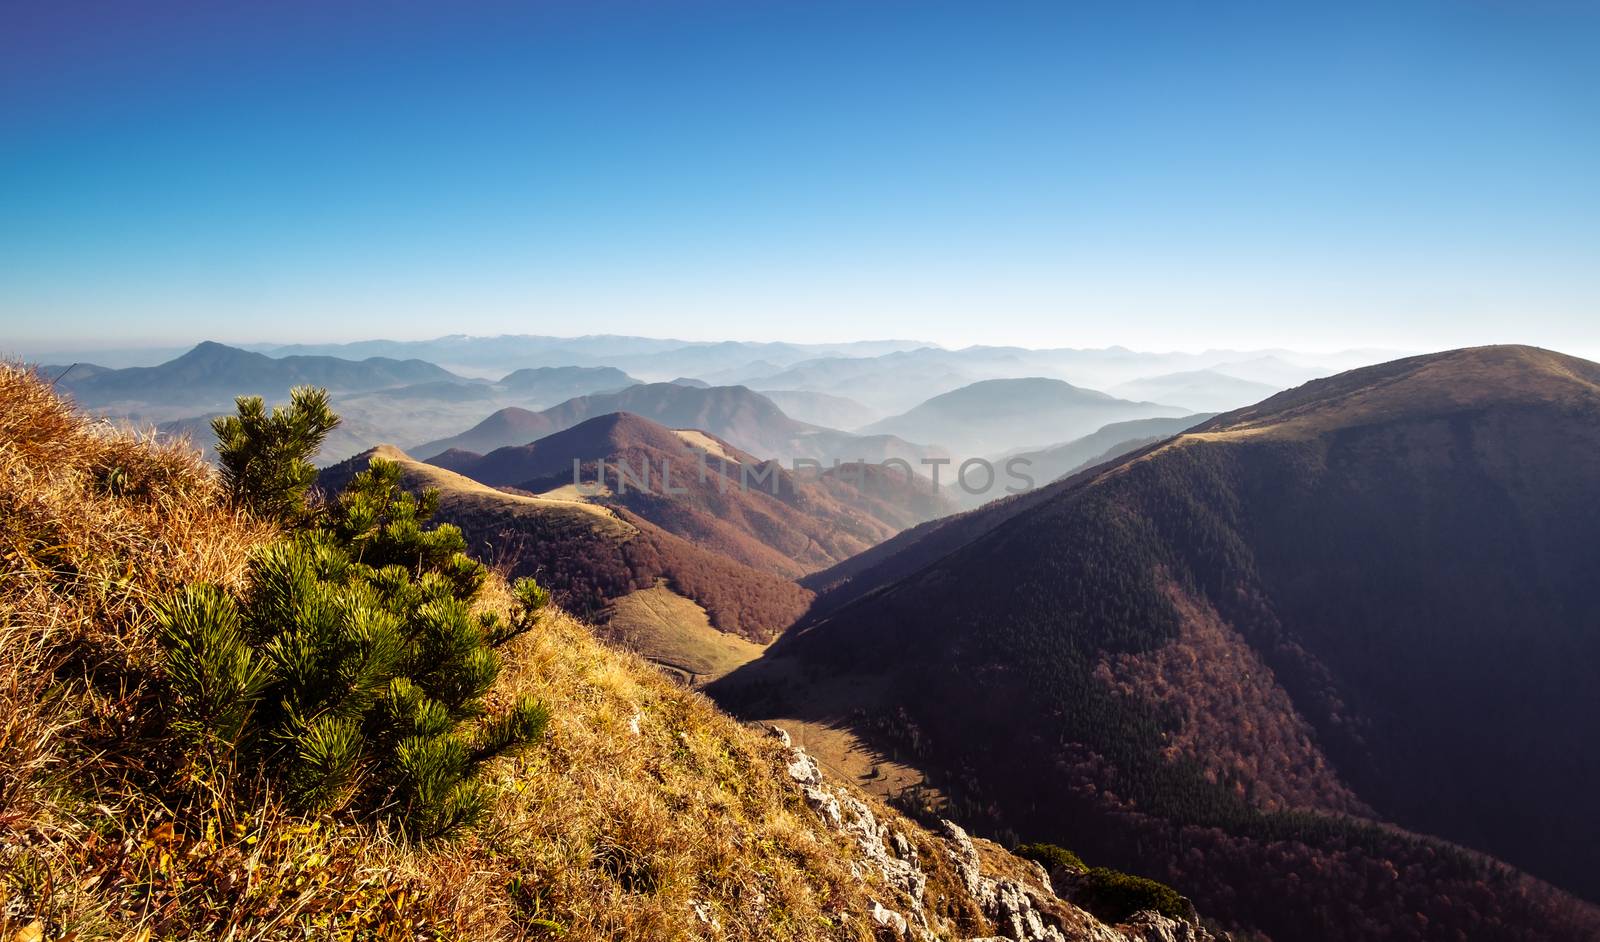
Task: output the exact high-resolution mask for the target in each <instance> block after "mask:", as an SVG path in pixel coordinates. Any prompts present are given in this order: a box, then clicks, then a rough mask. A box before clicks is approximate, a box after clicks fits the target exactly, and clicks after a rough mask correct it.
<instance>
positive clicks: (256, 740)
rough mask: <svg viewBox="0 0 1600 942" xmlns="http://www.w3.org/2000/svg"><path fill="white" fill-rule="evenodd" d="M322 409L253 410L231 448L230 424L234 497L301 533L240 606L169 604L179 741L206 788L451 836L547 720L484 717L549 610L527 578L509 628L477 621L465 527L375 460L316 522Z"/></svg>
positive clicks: (527, 713) (418, 833)
mask: <svg viewBox="0 0 1600 942" xmlns="http://www.w3.org/2000/svg"><path fill="white" fill-rule="evenodd" d="M256 402H258V401H256ZM325 407H326V397H325V395H323V394H320V393H312V392H307V391H303V390H296V394H295V401H294V403H293V404H292V405H291V407H290V409H289V410H287V412H286V411H285V410H276V411H275V413H274V415H273V416H272V417H271V418H270V419H266V420H265V422H264V424H263V423H262V421H258V420H260V418H261V417H260V415H259V410H258V409H256V408H255V406H254V405H252V401H251V400H244V399H241V400H240V403H239V410H240V417H239V419H238V420H237V422H236V423H235V424H232V425H228V426H227V428H228V430H229V431H230V432H231V433H237V437H236V438H235V439H234V440H232V441H228V440H226V435H225V434H224V431H223V429H222V426H223V425H224V424H225V423H223V422H220V421H219V423H218V426H219V438H222V439H224V441H223V443H222V448H223V449H224V450H223V455H224V459H223V460H224V462H225V467H229V465H227V462H228V461H230V460H231V459H230V458H229V457H228V456H229V455H232V456H235V458H239V456H244V457H243V458H240V460H237V461H236V462H235V463H234V464H233V465H232V466H231V467H232V469H233V470H232V472H231V474H230V476H229V482H230V486H234V487H237V488H241V490H239V491H238V492H237V496H238V499H239V500H240V501H241V502H242V503H244V504H246V505H248V506H251V507H254V508H257V509H258V510H262V511H266V512H272V513H277V514H280V515H282V516H283V517H284V518H285V519H290V520H298V521H299V522H300V523H301V524H302V525H303V526H302V529H301V530H300V531H299V532H297V533H295V534H293V535H292V536H288V537H285V538H283V539H280V540H279V541H277V542H275V543H272V544H270V545H268V546H267V547H266V548H264V549H263V550H261V551H259V552H258V553H257V554H256V555H255V556H254V558H253V559H252V560H251V564H250V569H249V575H248V579H247V585H246V588H245V589H244V590H243V591H242V592H241V593H239V595H238V596H237V597H235V596H234V595H230V594H229V593H228V592H226V591H224V590H223V589H221V588H218V587H216V586H210V585H197V586H190V587H188V588H186V589H184V590H183V591H181V592H178V593H177V594H176V595H174V596H173V597H172V598H170V599H168V600H167V601H166V602H165V603H164V604H163V605H161V606H159V608H158V609H157V612H156V620H157V623H158V625H159V629H160V637H161V640H162V643H163V647H164V649H165V655H166V656H165V660H164V663H163V670H162V674H163V684H164V686H163V689H164V691H165V695H166V696H165V699H164V704H165V706H166V707H167V712H166V718H167V721H168V726H169V728H170V729H171V731H172V732H173V734H174V736H175V737H176V738H177V739H178V741H179V742H180V743H182V744H183V745H184V746H186V747H187V750H186V755H187V756H188V757H189V758H191V759H192V760H193V761H192V763H191V764H192V767H193V768H194V769H195V770H196V771H197V773H199V774H210V775H218V774H222V773H223V772H224V771H225V769H226V768H227V767H228V766H229V765H230V763H232V764H234V765H238V766H240V767H245V768H254V767H260V768H263V769H265V770H266V771H267V772H268V774H269V775H270V777H271V779H272V780H273V782H274V783H275V784H276V786H277V788H279V789H280V790H281V791H282V793H284V794H285V795H286V796H287V797H288V799H289V800H290V802H291V803H292V804H293V805H294V806H295V807H296V808H298V809H299V810H301V811H304V812H308V813H318V814H323V813H336V812H343V811H349V812H353V813H361V814H375V815H381V816H384V817H388V818H391V819H393V820H394V821H395V822H396V823H397V824H398V825H399V827H400V829H401V830H402V831H403V832H404V833H405V834H406V835H408V836H410V837H413V838H417V839H426V838H431V837H436V836H440V835H444V834H448V833H450V832H452V831H454V830H456V829H458V828H460V827H463V826H466V825H470V824H471V823H473V822H474V821H476V820H477V819H478V818H479V817H480V816H481V815H482V813H483V812H484V810H485V809H486V807H487V804H488V801H489V795H488V792H487V790H486V787H485V786H484V784H483V783H482V781H481V780H480V777H479V776H478V774H477V773H478V771H479V769H480V768H481V766H482V765H483V764H484V763H485V762H487V761H489V760H490V759H492V758H494V757H496V756H499V755H503V754H506V753H507V752H510V751H512V750H515V749H518V748H521V747H523V746H526V745H527V744H529V743H532V742H535V741H537V740H538V739H540V738H541V737H542V735H543V732H544V729H545V726H546V724H547V723H548V721H549V713H548V711H547V710H546V708H545V707H544V706H543V705H542V704H540V703H538V702H537V701H535V700H533V699H532V698H526V697H524V698H520V699H518V700H517V701H515V702H513V703H511V704H509V705H506V706H504V707H502V708H500V709H497V710H495V711H493V712H491V711H490V710H489V709H488V707H487V705H486V704H485V697H486V695H487V694H488V693H489V691H490V690H491V688H492V687H493V686H494V683H495V680H496V678H497V677H498V676H499V673H500V655H499V654H498V652H497V650H496V649H497V648H499V647H500V646H502V645H504V644H505V643H506V642H507V641H509V640H511V639H512V638H514V637H516V636H517V635H519V634H521V633H523V632H525V631H528V630H530V629H531V628H532V627H533V626H534V624H535V622H536V620H537V618H538V615H539V613H540V611H541V610H542V609H543V608H544V607H545V606H546V605H547V604H548V602H549V594H548V593H547V592H546V591H545V590H544V589H543V588H542V587H540V586H539V585H537V584H536V583H534V582H533V581H532V580H528V579H524V580H519V581H518V583H517V584H516V585H515V586H514V587H513V598H514V606H513V610H512V614H511V615H510V616H509V617H501V616H499V615H497V614H493V613H484V614H477V613H474V611H473V606H472V602H473V599H474V598H475V597H476V596H477V595H478V593H479V591H480V590H481V589H482V587H483V585H484V583H485V581H486V580H487V578H488V572H487V570H486V569H485V568H484V567H483V566H482V565H481V564H480V563H478V562H476V561H475V560H473V559H471V558H470V557H468V556H467V555H466V541H465V540H464V538H463V537H462V535H461V531H460V530H459V529H457V528H456V527H454V526H451V525H449V524H442V525H438V526H432V527H429V526H427V523H428V521H429V519H430V518H431V517H432V515H433V513H434V510H435V509H436V507H437V504H438V498H437V495H436V494H433V493H426V494H422V495H413V494H410V493H408V492H406V491H405V490H404V489H403V488H402V487H401V473H400V472H401V469H400V467H399V466H398V465H396V464H394V463H393V462H385V461H381V460H374V461H373V462H372V464H371V466H370V467H369V468H368V469H367V470H366V471H364V472H362V473H361V474H359V475H357V476H356V477H355V478H354V479H353V480H352V481H351V483H350V485H349V487H348V488H347V489H346V490H345V491H344V493H343V494H341V495H340V496H339V497H338V499H337V500H336V501H334V502H333V503H332V504H331V505H329V506H328V507H326V508H323V509H322V510H320V511H319V512H316V513H313V512H312V510H311V509H310V508H309V507H308V505H307V503H306V497H307V487H308V486H309V485H307V487H301V486H300V485H301V483H302V482H303V479H304V477H305V476H304V475H303V474H302V473H301V472H300V471H298V470H295V469H294V467H293V466H294V465H296V464H297V463H303V462H304V460H305V457H306V455H307V452H306V451H305V450H304V449H303V448H302V447H301V446H303V445H304V444H306V442H307V441H309V440H311V439H315V440H316V441H320V436H319V435H318V434H316V431H317V430H318V429H320V430H322V433H323V434H325V431H326V429H327V428H330V427H331V425H332V423H331V422H329V421H328V420H327V418H326V416H322V415H320V414H318V413H319V410H320V409H325ZM296 410H300V413H297V412H296ZM252 415H253V416H254V417H253V418H252ZM332 421H333V422H337V418H336V417H335V418H334V419H333V420H332ZM296 430H298V431H296ZM308 430H309V431H308ZM257 439H265V441H258V440H257ZM274 463H276V464H278V465H282V466H280V467H271V465H273V464H274ZM252 482H265V484H264V485H262V486H264V487H266V488H267V492H265V493H264V494H263V493H256V492H254V491H252V490H251V488H252V487H254V486H256V484H255V483H252Z"/></svg>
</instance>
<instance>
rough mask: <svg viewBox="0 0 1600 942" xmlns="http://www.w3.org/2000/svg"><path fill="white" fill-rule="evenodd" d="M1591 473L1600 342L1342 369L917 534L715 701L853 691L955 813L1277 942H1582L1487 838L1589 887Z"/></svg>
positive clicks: (874, 726) (874, 563) (789, 705)
mask: <svg viewBox="0 0 1600 942" xmlns="http://www.w3.org/2000/svg"><path fill="white" fill-rule="evenodd" d="M1597 481H1600V366H1597V365H1596V364H1593V363H1589V362H1587V361H1582V360H1577V359H1573V358H1570V357H1564V356H1561V355H1559V354H1554V353H1550V352H1548V351H1543V350H1537V349H1532V348H1522V347H1490V348H1477V349H1471V350H1463V351H1456V352H1452V353H1447V354H1438V355H1432V356H1426V357H1415V358H1411V359H1408V360H1401V361H1396V362H1394V363H1389V364H1384V365H1381V366H1377V367H1371V368H1367V369H1362V370H1356V371H1353V372H1350V373H1346V374H1341V375H1339V376H1335V377H1332V378H1329V379H1326V380H1319V381H1315V382H1312V383H1309V384H1307V385H1305V386H1303V387H1300V388H1298V389H1295V390H1291V391H1289V392H1285V393H1282V394H1279V395H1277V396H1274V397H1272V398H1270V399H1268V400H1266V401H1264V402H1263V403H1261V404H1259V405H1257V406H1254V407H1250V408H1248V409H1244V410H1239V411H1237V412H1233V413H1228V414H1225V415H1222V416H1219V417H1217V418H1215V419H1213V420H1211V421H1210V422H1208V423H1206V424H1204V425H1202V426H1200V427H1198V428H1197V429H1195V430H1193V431H1191V432H1190V433H1187V434H1185V435H1182V436H1179V437H1178V438H1176V439H1174V440H1172V441H1170V442H1167V443H1165V444H1162V445H1158V446H1154V447H1152V448H1148V449H1145V450H1143V451H1141V452H1138V453H1135V454H1134V455H1132V456H1129V457H1128V458H1126V459H1124V460H1122V461H1121V462H1117V463H1113V464H1111V465H1107V466H1104V467H1102V468H1098V469H1094V470H1092V471H1089V472H1085V473H1084V474H1082V475H1079V476H1078V477H1077V478H1075V479H1073V480H1070V481H1067V482H1063V483H1062V484H1058V485H1056V486H1055V487H1053V488H1050V489H1048V490H1047V491H1045V492H1041V493H1040V494H1037V495H1028V496H1027V497H1025V498H1013V499H1011V500H1009V501H1003V502H1001V503H999V504H997V505H994V506H992V507H989V508H984V509H983V510H980V511H977V512H974V513H972V514H967V515H964V516H962V517H957V518H953V519H952V520H951V521H947V522H940V523H935V524H930V525H927V526H925V527H924V528H921V532H920V533H919V531H912V533H911V534H907V535H905V536H902V537H901V538H899V540H897V541H895V542H894V543H891V544H887V545H886V546H885V547H883V548H881V549H880V550H879V551H877V552H876V554H875V558H873V559H871V560H868V561H867V562H866V564H865V565H857V566H855V567H854V568H852V569H851V571H849V572H847V573H843V574H840V575H839V577H838V578H835V579H834V580H833V582H834V583H835V584H838V585H842V586H843V588H842V589H835V591H843V592H845V593H846V595H845V596H844V597H843V598H841V599H837V600H834V601H832V602H831V603H830V600H829V598H828V597H827V596H826V595H825V596H824V597H823V599H821V600H820V601H819V603H818V605H817V607H816V608H815V609H814V613H813V615H812V616H811V618H810V619H809V620H808V621H807V622H806V623H804V624H803V625H802V626H801V627H800V628H799V629H797V630H795V631H792V632H791V633H790V634H789V635H788V636H786V637H785V638H784V639H783V641H781V642H780V643H779V645H778V646H777V647H776V648H775V649H774V650H773V651H772V652H769V654H768V656H767V658H766V659H765V661H764V662H757V663H756V664H754V665H751V666H750V667H747V668H745V669H744V670H743V671H741V672H739V673H738V674H735V675H734V676H733V677H731V678H729V679H727V680H725V681H723V682H722V683H721V684H720V685H719V686H718V688H716V689H717V692H718V693H719V695H720V696H721V697H722V698H723V699H724V701H725V702H727V703H729V704H732V705H734V706H736V707H738V708H740V709H742V710H745V711H747V712H750V713H752V714H765V715H776V714H780V713H784V712H788V713H793V714H804V713H805V712H806V711H807V709H808V706H807V703H808V700H807V696H806V689H807V688H806V686H805V685H804V684H802V683H799V682H797V681H793V680H792V678H794V677H797V676H807V675H809V676H827V675H830V674H836V673H843V674H846V675H847V676H849V677H853V678H855V680H854V681H851V683H853V684H855V686H856V689H862V690H866V689H871V690H873V691H874V692H875V696H876V697H877V699H876V701H875V709H874V710H873V711H871V712H857V713H853V714H851V713H848V712H846V713H845V714H844V715H843V717H842V718H843V720H844V721H845V722H847V723H848V724H850V725H852V726H853V727H855V728H856V729H857V730H858V731H859V732H861V733H862V734H863V735H866V736H868V737H869V738H871V739H872V740H874V741H875V742H876V743H877V744H879V745H880V746H883V747H885V748H887V749H891V750H894V751H896V752H898V753H899V754H900V755H902V756H905V757H909V758H913V759H915V760H916V761H918V762H919V763H920V764H922V765H924V766H925V767H927V768H930V769H931V770H933V771H934V773H935V778H936V781H937V782H938V784H940V785H941V786H942V787H943V788H944V789H945V791H946V792H947V793H948V794H950V795H952V796H953V799H954V801H955V803H956V804H957V805H958V806H959V808H960V809H961V810H963V811H964V812H965V813H967V814H969V815H971V816H973V817H974V818H976V819H981V820H986V821H988V822H989V826H990V827H993V828H996V829H1004V830H1006V831H1008V832H1010V833H1015V834H1019V835H1021V836H1024V837H1028V838H1030V839H1040V840H1050V841H1055V842H1059V843H1063V844H1067V845H1069V846H1074V847H1075V848H1082V849H1084V850H1086V851H1087V852H1088V853H1091V854H1093V855H1095V856H1097V857H1101V858H1104V859H1108V860H1110V861H1113V862H1115V863H1116V864H1118V865H1121V866H1124V867H1128V868H1131V869H1142V870H1143V871H1144V872H1147V873H1149V874H1150V875H1152V876H1156V877H1158V878H1161V879H1165V880H1168V881H1169V882H1171V883H1173V884H1174V885H1175V886H1177V887H1178V888H1179V889H1180V890H1182V891H1184V892H1186V893H1188V894H1190V895H1192V896H1193V897H1194V898H1195V899H1196V901H1197V902H1199V903H1200V904H1201V906H1202V907H1203V908H1208V909H1209V910H1211V911H1212V912H1216V913H1221V914H1225V915H1226V917H1227V918H1229V919H1232V920H1233V921H1235V922H1236V923H1237V924H1239V925H1241V926H1247V927H1252V928H1255V929H1257V930H1261V931H1265V932H1266V933H1268V934H1269V935H1270V936H1272V937H1273V938H1275V939H1314V940H1315V939H1327V940H1333V939H1371V938H1393V939H1419V940H1420V939H1473V940H1478V939H1592V938H1596V937H1600V921H1597V920H1596V918H1595V914H1594V911H1593V909H1592V908H1590V907H1588V906H1587V905H1586V904H1583V903H1579V902H1578V901H1577V900H1575V899H1574V898H1573V897H1571V896H1568V895H1565V894H1563V893H1562V892H1560V891H1558V890H1555V889H1552V888H1550V887H1549V886H1547V885H1545V884H1544V883H1541V882H1538V881H1536V880H1533V879H1530V878H1528V877H1524V876H1520V875H1518V874H1517V873H1516V872H1515V871H1513V870H1512V869H1510V867H1508V866H1506V864H1504V863H1496V862H1494V861H1492V860H1491V859H1490V858H1489V857H1486V856H1482V854H1487V855H1492V856H1493V857H1495V858H1498V859H1499V860H1500V861H1505V862H1507V863H1509V864H1510V865H1514V866H1515V867H1517V868H1520V869H1521V870H1522V871H1525V872H1527V873H1530V874H1533V875H1534V876H1536V877H1538V878H1542V879H1543V880H1544V881H1548V882H1549V883H1551V884H1554V885H1556V886H1559V887H1561V888H1562V889H1564V890H1567V891H1570V892H1571V893H1573V894H1577V895H1579V896H1585V897H1588V898H1590V899H1595V898H1600V877H1597V874H1600V814H1597V813H1596V808H1595V806H1594V798H1593V796H1594V795H1595V794H1597V793H1600V764H1597V763H1596V762H1595V761H1594V760H1593V758H1592V752H1593V745H1594V743H1596V742H1600V593H1597V592H1596V591H1595V588H1594V586H1595V580H1594V574H1595V573H1596V572H1600V500H1597V499H1596V496H1595V495H1596V482H1597ZM897 546H898V547H900V548H902V552H903V553H910V554H912V555H911V556H909V557H907V558H903V559H900V560H898V561H897V559H896V557H897V556H899V555H901V554H900V553H896V552H894V550H895V549H896V548H897ZM847 566H848V564H847ZM825 587H826V586H824V588H825ZM785 665H787V666H790V667H792V666H794V665H798V666H800V667H802V668H804V669H803V670H801V671H794V670H789V669H780V668H782V667H784V666H785ZM779 677H784V678H791V679H790V680H787V681H783V682H780V681H779V680H778V678H779ZM830 708H832V709H835V710H836V711H837V710H838V709H839V704H837V703H834V704H830ZM811 709H818V707H815V706H813V707H811ZM835 718H840V717H835ZM1367 822H1374V823H1367ZM1375 822H1392V823H1393V824H1397V825H1399V826H1400V828H1403V829H1404V830H1401V829H1398V828H1393V827H1389V826H1386V825H1380V824H1378V823H1375ZM1419 835H1429V836H1428V837H1423V836H1419ZM1440 839H1442V840H1440ZM1443 841H1448V842H1450V843H1449V844H1446V843H1444V842H1443ZM1479 852H1481V854H1480V853H1479ZM1245 874H1249V875H1250V876H1249V877H1248V878H1246V877H1245V876H1244V875H1245Z"/></svg>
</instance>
